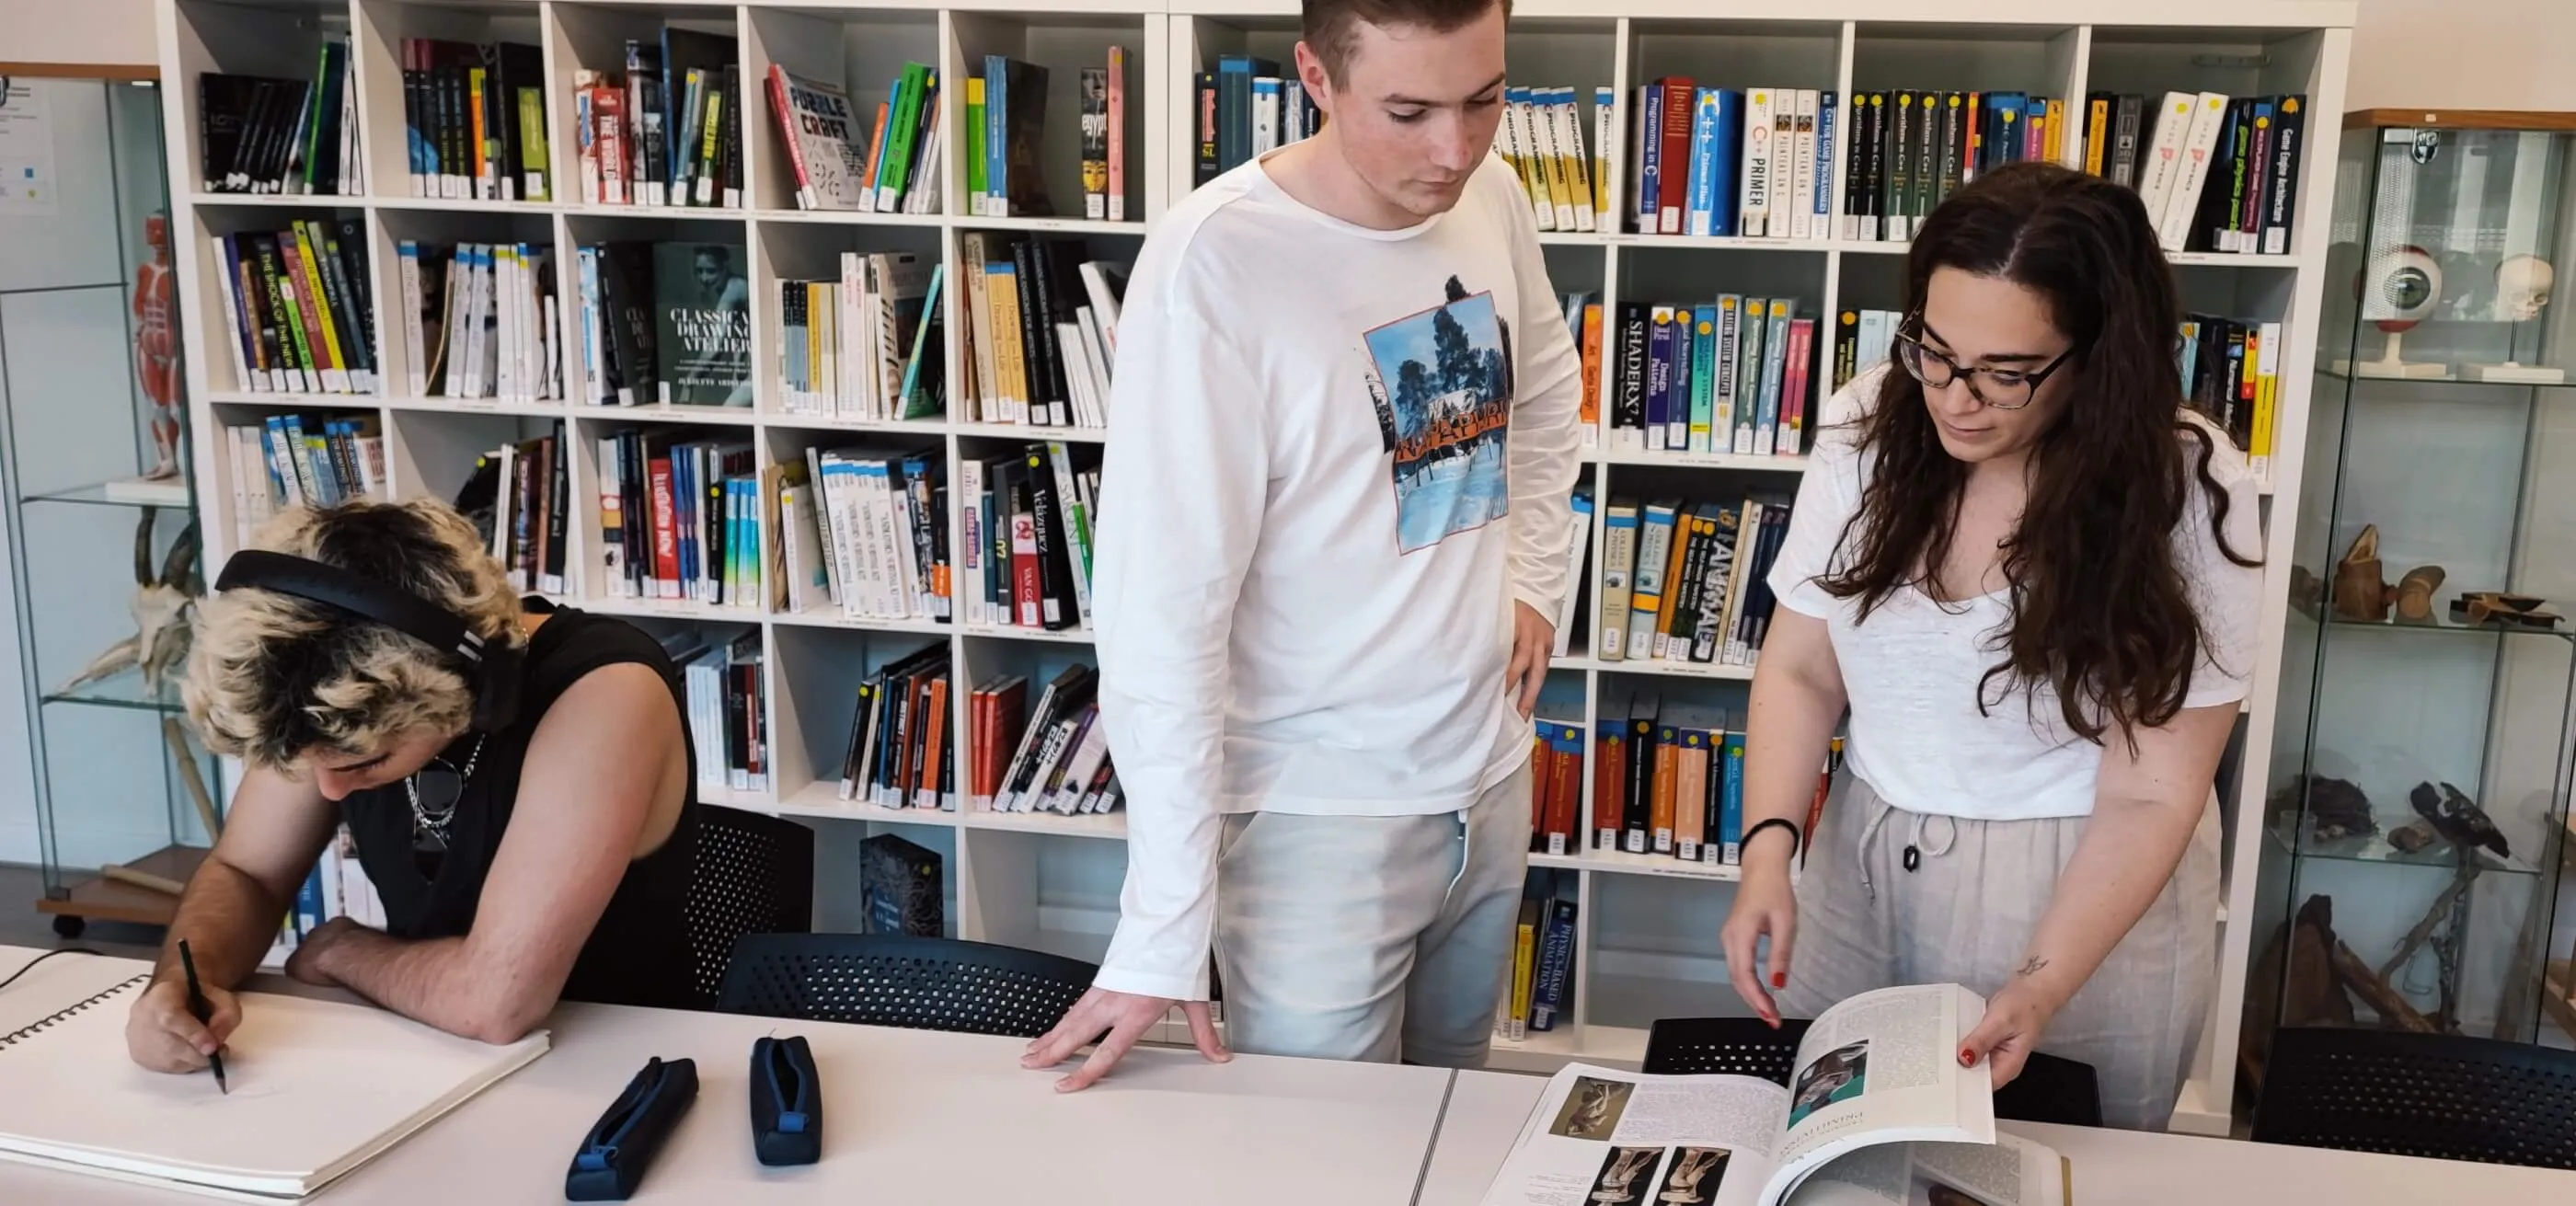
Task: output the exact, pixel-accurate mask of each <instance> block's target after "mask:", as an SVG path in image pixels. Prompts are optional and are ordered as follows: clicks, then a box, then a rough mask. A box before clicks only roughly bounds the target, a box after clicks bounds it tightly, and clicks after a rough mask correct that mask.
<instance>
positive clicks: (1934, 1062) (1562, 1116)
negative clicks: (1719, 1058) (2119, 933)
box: [1485, 984, 2072, 1206]
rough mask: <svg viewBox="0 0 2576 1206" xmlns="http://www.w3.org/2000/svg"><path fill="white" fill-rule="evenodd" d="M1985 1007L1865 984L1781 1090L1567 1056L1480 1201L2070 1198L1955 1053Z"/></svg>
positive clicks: (1939, 994)
mask: <svg viewBox="0 0 2576 1206" xmlns="http://www.w3.org/2000/svg"><path fill="white" fill-rule="evenodd" d="M1985 1010H1986V1004H1985V1002H1984V1001H1983V1000H1981V999H1979V998H1978V997H1977V995H1976V994H1974V993H1972V992H1969V991H1968V990H1966V989H1964V988H1961V987H1959V986H1957V985H1955V984H1933V985H1910V986H1906V987H1900V988H1885V989H1880V990H1878V991H1876V992H1868V993H1863V994H1861V995H1859V996H1856V997H1853V998H1851V999H1849V1000H1846V1001H1843V1002H1842V1003H1840V1004H1838V1005H1835V1006H1834V1007H1833V1008H1831V1009H1828V1010H1826V1011H1824V1013H1823V1014H1822V1015H1820V1016H1819V1017H1817V1018H1816V1020H1815V1022H1814V1023H1813V1024H1812V1025H1810V1026H1809V1027H1808V1029H1807V1033H1806V1036H1805V1037H1804V1038H1803V1039H1802V1040H1801V1041H1800V1042H1799V1044H1798V1055H1797V1060H1796V1062H1795V1063H1793V1064H1792V1065H1791V1067H1792V1069H1793V1072H1792V1074H1791V1076H1790V1078H1789V1084H1788V1086H1787V1087H1785V1088H1784V1087H1782V1086H1780V1085H1778V1084H1775V1083H1773V1082H1771V1081H1768V1080H1763V1079H1760V1078H1758V1077H1751V1076H1650V1075H1645V1074H1641V1073H1635V1072H1621V1071H1617V1070H1614V1069H1609V1068H1597V1067H1591V1066H1587V1065H1583V1064H1572V1065H1568V1066H1567V1067H1565V1068H1564V1069H1562V1070H1560V1071H1559V1072H1558V1073H1557V1074H1556V1076H1555V1078H1554V1079H1552V1080H1550V1081H1549V1082H1548V1087H1547V1091H1546V1092H1545V1093H1544V1094H1542V1095H1541V1096H1540V1098H1539V1102H1538V1105H1537V1106H1536V1107H1535V1108H1533V1109H1532V1110H1531V1111H1530V1118H1529V1121H1528V1122H1527V1123H1526V1124H1524V1125H1523V1126H1522V1128H1521V1134H1520V1138H1519V1139H1518V1140H1517V1141H1516V1142H1515V1143H1513V1145H1512V1151H1511V1155H1510V1157H1509V1158H1508V1159H1507V1160H1506V1161H1505V1162H1504V1164H1503V1168H1502V1171H1501V1172H1499V1173H1497V1174H1496V1175H1495V1177H1494V1182H1493V1185H1492V1186H1491V1187H1490V1188H1489V1189H1487V1190H1486V1193H1485V1206H1578V1204H1580V1206H1624V1204H1630V1203H1634V1204H1638V1206H1643V1204H1645V1203H1650V1202H1651V1203H1657V1204H1659V1206H1782V1204H1783V1203H1786V1204H1788V1206H1889V1204H1891V1203H1893V1204H1896V1206H2068V1203H2069V1202H2070V1201H2071V1199H2072V1192H2071V1190H2070V1188H2069V1184H2068V1182H2069V1180H2070V1177H2069V1175H2068V1173H2067V1170H2066V1165H2065V1162H2064V1161H2063V1160H2061V1159H2060V1158H2059V1157H2058V1156H2057V1154H2056V1153H2055V1152H2052V1151H2050V1150H2048V1149H2047V1148H2045V1147H2042V1146H2040V1145H2039V1144H2037V1143H2033V1142H2031V1141H2029V1140H2027V1139H2023V1138H2021V1137H2019V1136H2015V1135H2007V1134H1999V1133H1997V1132H1996V1130H1995V1102H1994V1091H1993V1090H1992V1089H1991V1088H1989V1087H1988V1084H1989V1079H1990V1078H1989V1075H1988V1072H1987V1070H1986V1069H1985V1068H1984V1067H1983V1066H1982V1065H1981V1066H1979V1067H1976V1068H1961V1067H1960V1066H1959V1063H1958V1060H1957V1059H1956V1058H1954V1057H1953V1053H1954V1052H1956V1051H1957V1050H1958V1049H1959V1042H1960V1040H1961V1039H1963V1038H1965V1037H1966V1036H1967V1033H1968V1031H1969V1029H1970V1028H1972V1027H1973V1026H1975V1025H1976V1022H1977V1019H1978V1018H1980V1017H1982V1016H1984V1014H1985Z"/></svg>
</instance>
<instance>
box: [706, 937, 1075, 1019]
mask: <svg viewBox="0 0 2576 1206" xmlns="http://www.w3.org/2000/svg"><path fill="white" fill-rule="evenodd" d="M1098 971H1099V968H1097V967H1095V966H1094V965H1092V964H1089V963H1084V962H1082V961H1081V960H1079V959H1067V958H1064V957H1062V956H1058V955H1050V954H1046V953H1044V952H1041V951H1028V950H1021V949H1019V948H1017V947H1009V946H996V945H993V944H991V943H986V942H965V941H961V940H958V939H954V938H915V937H909V936H905V935H899V934H752V935H748V936H746V937H744V938H743V940H742V941H741V943H739V944H738V945H736V946H735V947H734V953H733V966H732V967H731V968H730V969H728V970H727V972H726V973H725V978H724V990H723V992H722V993H721V994H719V996H718V997H717V999H716V1009H717V1010H718V1011H720V1012H723V1013H747V1014H758V1015H760V1016H763V1017H774V1018H794V1019H797V1020H799V1021H817V1022H854V1023H858V1024H861V1025H868V1026H903V1027H908V1028H911V1029H915V1030H946V1031H952V1032H955V1033H961V1034H1008V1035H1016V1036H1018V1037H1021V1038H1036V1037H1037V1036H1039V1035H1041V1034H1045V1033H1046V1032H1047V1031H1049V1030H1052V1029H1054V1028H1055V1024H1056V1022H1057V1021H1058V1020H1060V1019H1062V1018H1063V1017H1064V1013H1065V1010H1067V1009H1070V1008H1072V1007H1073V1003H1074V1002H1075V1001H1076V1000H1079V999H1080V998H1081V996H1082V994H1083V990H1085V989H1087V988H1089V987H1091V978H1092V976H1093V974H1094V973H1096V972H1098Z"/></svg>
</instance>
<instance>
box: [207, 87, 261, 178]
mask: <svg viewBox="0 0 2576 1206" xmlns="http://www.w3.org/2000/svg"><path fill="white" fill-rule="evenodd" d="M259 84H260V81H259V80H258V79H257V78H255V77H252V76H247V75H222V74H218V73H216V72H212V71H209V72H207V73H205V74H203V75H200V76H198V77H197V169H198V172H199V175H200V176H201V177H202V180H203V184H204V186H205V191H206V192H210V193H220V192H229V191H231V188H232V185H231V183H230V180H229V177H230V176H231V174H232V167H233V164H234V163H235V161H236V160H237V159H238V157H239V156H240V154H241V146H242V139H243V137H244V135H245V134H246V132H247V127H248V124H249V121H250V117H251V105H252V102H253V101H254V100H256V99H257V97H258V95H259Z"/></svg>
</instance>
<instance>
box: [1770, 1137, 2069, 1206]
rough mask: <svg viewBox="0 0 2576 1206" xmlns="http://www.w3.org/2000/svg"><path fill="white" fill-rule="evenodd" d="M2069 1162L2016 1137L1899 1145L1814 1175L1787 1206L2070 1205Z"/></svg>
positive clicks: (1841, 1161)
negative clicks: (1976, 1141)
mask: <svg viewBox="0 0 2576 1206" xmlns="http://www.w3.org/2000/svg"><path fill="white" fill-rule="evenodd" d="M2072 1180H2073V1174H2072V1172H2071V1171H2070V1170H2069V1168H2068V1166H2067V1163H2066V1159H2065V1157H2063V1156H2060V1155H2058V1154H2057V1153H2056V1152H2054V1151H2051V1150H2049V1149H2048V1148H2046V1147H2044V1146H2042V1145H2040V1144H2038V1143H2034V1142H2032V1141H2030V1140H2028V1139H2024V1138H2022V1137H2020V1136H2018V1135H2011V1134H1998V1135H1996V1136H1995V1141H1994V1142H1993V1143H1900V1144H1896V1145H1894V1146H1889V1147H1869V1148H1863V1149H1861V1150H1859V1151H1856V1152H1853V1153H1851V1154H1849V1155H1846V1156H1844V1157H1843V1158H1841V1159H1839V1160H1835V1161H1833V1162H1832V1163H1829V1164H1827V1165H1825V1166H1824V1167H1823V1168H1820V1169H1818V1170H1816V1172H1815V1174H1814V1175H1813V1176H1810V1177H1808V1178H1807V1180H1806V1181H1805V1183H1803V1184H1801V1185H1799V1186H1798V1189H1797V1191H1796V1192H1795V1193H1792V1194H1790V1195H1789V1201H1788V1204H1787V1206H2067V1204H2068V1203H2070V1202H2072V1201H2073V1200H2074V1198H2075V1192H2074V1187H2073V1185H2072V1184H2071V1181H2072Z"/></svg>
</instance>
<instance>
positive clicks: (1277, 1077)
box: [0, 985, 1451, 1206]
mask: <svg viewBox="0 0 2576 1206" xmlns="http://www.w3.org/2000/svg"><path fill="white" fill-rule="evenodd" d="M260 987H262V988H265V987H266V985H261V986H260ZM548 1028H549V1029H550V1030H551V1031H552V1042H553V1049H552V1050H550V1051H549V1052H547V1053H546V1054H545V1055H544V1056H542V1057H540V1058H539V1059H538V1060H537V1061H536V1062H535V1063H532V1064H530V1065H528V1066H527V1067H526V1068H523V1069H521V1070H519V1071H518V1072H516V1073H514V1074H512V1075H511V1076H510V1077H509V1078H507V1079H505V1080H503V1081H502V1082H501V1083H499V1084H497V1085H495V1086H493V1087H492V1088H491V1089H489V1090H487V1091H486V1092H484V1093H483V1094H481V1095H480V1096H478V1097H476V1098H475V1099H473V1100H471V1101H469V1102H467V1103H465V1104H464V1105H463V1106H461V1107H459V1108H458V1109H457V1110H456V1111H455V1112H454V1113H452V1114H449V1115H448V1116H447V1117H445V1118H443V1119H440V1120H439V1121H437V1122H435V1123H433V1124H431V1125H430V1127H429V1128H428V1129H426V1130H424V1131H422V1132H420V1133H418V1134H416V1135H414V1136H413V1137H412V1138H410V1139H409V1140H407V1141H405V1142H403V1143H401V1144H399V1145H397V1146H396V1147H395V1148H394V1149H393V1150H392V1151H389V1152H387V1153H385V1154H384V1155H383V1156H381V1157H379V1158H377V1159H376V1160H375V1161H373V1162H372V1163H370V1164H368V1165H366V1166H365V1167H362V1168H360V1169H359V1170H357V1171H356V1172H354V1173H352V1174H350V1175H349V1176H347V1177H345V1178H343V1179H342V1180H341V1181H340V1182H339V1183H337V1184H335V1185H333V1186H332V1187H330V1188H328V1189H326V1190H324V1191H323V1192H322V1193H321V1194H320V1195H317V1196H316V1197H315V1198H314V1199H312V1200H314V1201H317V1202H322V1203H366V1204H367V1206H377V1204H379V1203H387V1204H399V1203H414V1202H417V1203H424V1204H427V1203H436V1204H438V1206H456V1204H463V1206H504V1204H516V1203H545V1202H561V1201H562V1200H563V1183H564V1170H565V1167H566V1166H567V1165H568V1164H569V1163H570V1162H571V1159H572V1153H573V1149H574V1147H575V1146H576V1144H577V1143H578V1141H579V1139H580V1136H581V1135H582V1133H583V1131H584V1130H586V1129H587V1128H588V1127H589V1126H590V1124H591V1123H592V1122H593V1121H594V1120H596V1119H597V1118H598V1117H599V1114H600V1112H601V1111H602V1110H604V1109H606V1108H607V1107H608V1104H609V1102H610V1101H611V1100H612V1099H614V1098H615V1097H616V1096H617V1094H618V1091H619V1090H620V1089H622V1088H624V1087H625V1085H626V1082H627V1080H628V1078H630V1077H631V1076H633V1075H634V1073H635V1071H636V1069H638V1068H639V1067H641V1066H642V1065H643V1063H644V1060H645V1058H646V1057H648V1056H652V1055H659V1056H662V1057H664V1058H666V1059H668V1058H674V1057H678V1056H689V1057H691V1058H694V1059H695V1060H696V1061H697V1064H698V1077H699V1090H698V1100H697V1104H696V1105H695V1106H694V1107H693V1108H692V1109H691V1110H690V1112H689V1115H688V1117H687V1118H685V1119H684V1120H683V1121H682V1122H681V1124H680V1128H679V1130H678V1132H677V1133H676V1134H675V1135H673V1137H672V1140H671V1144H670V1146H668V1147H666V1148H665V1149H664V1150H663V1152H662V1154H661V1156H660V1158H659V1159H657V1160H656V1161H654V1164H653V1167H652V1170H651V1171H650V1172H649V1173H648V1174H647V1175H646V1176H645V1178H644V1182H643V1187H642V1189H641V1191H640V1192H638V1193H637V1195H636V1196H635V1197H634V1199H632V1200H634V1201H636V1202H641V1203H653V1202H663V1203H690V1204H693V1206H698V1204H707V1203H725V1204H728V1206H730V1204H731V1203H735V1202H812V1203H831V1204H832V1206H850V1204H851V1203H858V1202H869V1203H895V1202H960V1203H964V1202H974V1203H983V1202H994V1203H1008V1202H1047V1203H1050V1204H1051V1206H1080V1204H1084V1203H1099V1204H1101V1206H1112V1204H1115V1206H1149V1204H1153V1203H1175V1204H1178V1203H1191V1204H1193V1206H1197V1204H1200V1203H1226V1204H1228V1206H1235V1204H1245V1206H1255V1204H1261V1203H1277V1204H1279V1206H1289V1204H1292V1203H1293V1204H1295V1206H1325V1204H1330V1206H1378V1204H1395V1206H1400V1204H1402V1203H1405V1202H1410V1201H1411V1200H1412V1199H1413V1192H1414V1188H1415V1186H1416V1184H1417V1183H1418V1181H1419V1178H1420V1177H1421V1174H1422V1161H1423V1155H1424V1152H1425V1150H1426V1149H1427V1148H1428V1146H1429V1144H1430V1140H1431V1136H1432V1134H1433V1132H1434V1131H1435V1129H1436V1127H1437V1125H1438V1118H1439V1111H1440V1102H1441V1097H1442V1095H1443V1093H1444V1092H1446V1090H1447V1088H1448V1086H1449V1081H1450V1075H1451V1074H1450V1073H1449V1072H1448V1071H1447V1070H1445V1069H1436V1068H1414V1067H1403V1066H1396V1065H1380V1064H1370V1065H1356V1064H1338V1063H1326V1062H1320V1061H1310V1060H1295V1059H1279V1058H1262V1057H1257V1056H1247V1055H1238V1056H1236V1057H1235V1059H1234V1060H1233V1062H1231V1063H1229V1064H1225V1065H1210V1064H1208V1063H1206V1062H1205V1061H1204V1060H1202V1059H1200V1058H1199V1056H1198V1054H1197V1053H1196V1052H1194V1051H1188V1050H1178V1051H1176V1050H1169V1049H1140V1050H1137V1051H1135V1052H1133V1053H1131V1054H1130V1055H1129V1056H1128V1057H1127V1059H1126V1060H1125V1061H1124V1062H1122V1063H1121V1064H1120V1065H1119V1067H1118V1069H1117V1071H1116V1072H1114V1073H1113V1074H1111V1076H1110V1077H1109V1078H1108V1079H1106V1080H1103V1081H1101V1082H1100V1083H1098V1084H1096V1085H1094V1086H1092V1087H1091V1088H1090V1089H1087V1090H1085V1091H1083V1092H1081V1093H1076V1094H1069V1095H1068V1094H1058V1093H1056V1092H1055V1091H1054V1089H1053V1084H1054V1081H1055V1079H1056V1076H1057V1075H1058V1073H1054V1072H1027V1071H1022V1070H1021V1069H1020V1067H1019V1055H1020V1050H1021V1048H1022V1047H1024V1046H1025V1045H1026V1043H1025V1040H1021V1039H1010V1038H993V1037H984V1036H975V1035H957V1034H938V1033H932V1032H928V1031H917V1030H887V1029H878V1028H874V1027H864V1026H833V1025H822V1024H815V1023H800V1022H787V1021H779V1020H776V1019H768V1018H753V1017H734V1016H728V1015H720V1014H703V1013H685V1012H675V1011H662V1010H648V1009H627V1008H618V1007H610V1006H596V1005H567V1006H565V1007H563V1008H561V1009H559V1010H558V1011H557V1012H556V1014H555V1016H554V1018H553V1019H552V1020H551V1021H550V1022H549V1024H548ZM770 1033H777V1034H789V1033H798V1034H803V1035H805V1036H806V1038H807V1040H808V1041H809V1042H811V1043H812V1044H813V1047H814V1058H815V1062H816V1064H817V1066H818V1067H819V1068H820V1069H821V1075H822V1080H823V1086H824V1089H825V1092H826V1097H825V1100H824V1106H823V1138H824V1155H823V1160H822V1162H821V1163H820V1164H816V1165H811V1166H807V1167H803V1168H788V1169H770V1168H764V1167H762V1166H761V1165H760V1164H759V1162H758V1161H756V1160H754V1159H753V1157H752V1152H751V1138H750V1121H749V1117H750V1116H749V1106H748V1105H747V1102H746V1097H745V1085H746V1082H747V1080H748V1076H749V1066H750V1060H751V1044H752V1040H753V1039H755V1038H758V1037H759V1036H761V1035H763V1034H770ZM9 1091H12V1092H15V1091H19V1086H11V1087H10V1090H9ZM206 1200H207V1199H204V1198H200V1197H195V1196H192V1195H187V1194H182V1193H178V1192H176V1191H168V1190H158V1189H148V1188H138V1187H132V1186H126V1185H121V1184H118V1183H115V1182H111V1181H108V1180H105V1179H103V1178H93V1177H83V1176H77V1175H73V1174H69V1173H58V1172H51V1171H44V1170H38V1169H34V1168H30V1167H28V1166H25V1165H19V1164H12V1163H8V1162H0V1202H5V1203H11V1204H13V1206H14V1204H17V1203H27V1204H29V1206H34V1204H37V1203H42V1204H44V1206H103V1204H108V1203H115V1204H119V1206H123V1204H127V1203H174V1202H203V1201H206Z"/></svg>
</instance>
